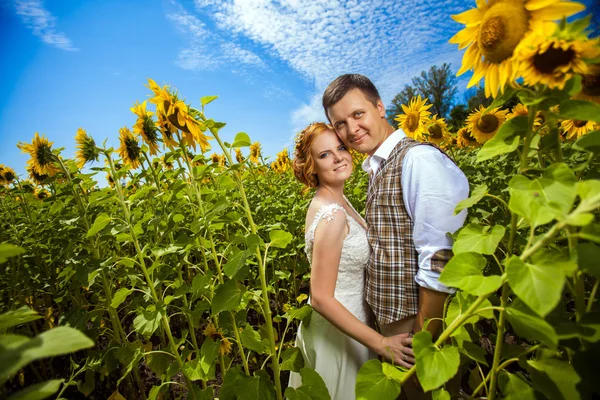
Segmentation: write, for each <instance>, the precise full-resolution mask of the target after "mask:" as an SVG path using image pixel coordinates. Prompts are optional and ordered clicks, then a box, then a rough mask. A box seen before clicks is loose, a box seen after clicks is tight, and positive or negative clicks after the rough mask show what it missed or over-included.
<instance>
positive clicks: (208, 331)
mask: <svg viewBox="0 0 600 400" xmlns="http://www.w3.org/2000/svg"><path fill="white" fill-rule="evenodd" d="M203 333H204V336H206V337H209V338H211V339H212V340H214V341H219V353H220V354H221V355H225V354H229V352H231V342H230V341H229V340H227V338H226V337H225V336H224V335H223V332H222V331H221V329H219V330H217V328H215V326H214V325H213V324H212V323H209V324H208V325H207V326H206V328H205V329H204V332H203Z"/></svg>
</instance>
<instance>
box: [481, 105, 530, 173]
mask: <svg viewBox="0 0 600 400" xmlns="http://www.w3.org/2000/svg"><path fill="white" fill-rule="evenodd" d="M527 123H528V121H527V117H525V116H518V117H515V118H512V119H509V120H508V121H506V122H505V123H504V124H502V126H501V127H500V129H499V130H498V133H496V136H494V137H493V138H491V139H490V140H488V141H487V142H485V144H484V145H483V147H482V148H481V150H479V153H477V162H482V161H486V160H489V159H491V158H494V157H496V156H498V155H500V154H505V153H512V152H513V151H515V150H516V149H517V147H519V142H520V140H521V136H522V135H523V134H524V133H525V132H526V131H527Z"/></svg>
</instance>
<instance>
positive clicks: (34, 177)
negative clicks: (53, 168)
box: [25, 165, 50, 185]
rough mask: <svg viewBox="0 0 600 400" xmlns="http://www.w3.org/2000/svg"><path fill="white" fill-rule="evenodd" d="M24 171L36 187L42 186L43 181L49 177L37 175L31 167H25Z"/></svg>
mask: <svg viewBox="0 0 600 400" xmlns="http://www.w3.org/2000/svg"><path fill="white" fill-rule="evenodd" d="M25 170H26V171H27V174H28V175H29V178H31V180H32V181H34V182H35V183H36V184H37V185H44V181H45V180H46V179H48V178H50V175H45V174H38V173H37V172H36V171H35V169H34V168H33V167H32V166H31V165H28V166H27V167H25Z"/></svg>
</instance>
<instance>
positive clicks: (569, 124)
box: [560, 119, 598, 139]
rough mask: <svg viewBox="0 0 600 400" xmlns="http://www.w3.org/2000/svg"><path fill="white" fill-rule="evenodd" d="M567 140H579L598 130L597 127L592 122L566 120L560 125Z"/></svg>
mask: <svg viewBox="0 0 600 400" xmlns="http://www.w3.org/2000/svg"><path fill="white" fill-rule="evenodd" d="M560 126H561V128H562V129H563V131H564V135H565V136H566V137H567V139H573V138H580V137H582V136H584V135H585V134H587V133H588V132H591V131H593V130H596V129H598V125H597V124H596V123H595V122H594V121H579V120H576V119H567V120H564V121H562V122H561V123H560Z"/></svg>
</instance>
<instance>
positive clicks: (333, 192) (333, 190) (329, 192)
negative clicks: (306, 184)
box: [317, 185, 344, 202]
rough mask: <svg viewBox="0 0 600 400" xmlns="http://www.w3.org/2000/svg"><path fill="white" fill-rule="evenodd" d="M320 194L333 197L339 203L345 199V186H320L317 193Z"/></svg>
mask: <svg viewBox="0 0 600 400" xmlns="http://www.w3.org/2000/svg"><path fill="white" fill-rule="evenodd" d="M319 192H320V194H321V195H325V196H328V197H332V199H333V200H335V201H337V202H340V201H342V200H343V199H344V185H340V186H330V185H320V186H319V187H318V188H317V193H319Z"/></svg>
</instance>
